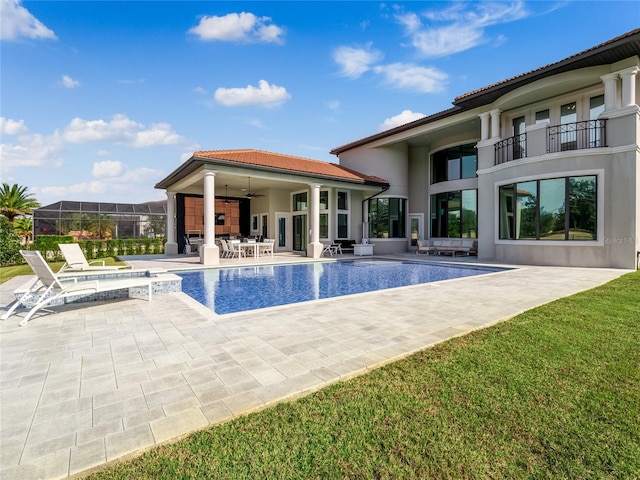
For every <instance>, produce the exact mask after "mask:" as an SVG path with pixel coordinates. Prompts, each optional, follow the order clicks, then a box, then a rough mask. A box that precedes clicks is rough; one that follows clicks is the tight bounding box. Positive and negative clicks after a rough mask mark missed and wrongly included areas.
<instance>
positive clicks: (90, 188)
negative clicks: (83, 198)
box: [34, 180, 109, 199]
mask: <svg viewBox="0 0 640 480" xmlns="http://www.w3.org/2000/svg"><path fill="white" fill-rule="evenodd" d="M34 191H35V192H36V193H37V194H38V193H40V194H42V195H46V196H49V197H52V198H53V197H54V198H57V199H69V198H73V197H74V196H78V195H85V194H102V193H106V192H108V191H109V185H108V184H107V183H105V182H101V181H99V180H94V181H91V182H82V183H75V184H73V185H67V186H49V187H42V188H35V187H34Z"/></svg>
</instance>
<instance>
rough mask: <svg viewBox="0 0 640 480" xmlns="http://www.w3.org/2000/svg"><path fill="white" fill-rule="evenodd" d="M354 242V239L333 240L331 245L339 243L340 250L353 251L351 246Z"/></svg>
mask: <svg viewBox="0 0 640 480" xmlns="http://www.w3.org/2000/svg"><path fill="white" fill-rule="evenodd" d="M355 244H356V241H355V240H334V241H333V245H340V252H342V253H344V252H351V253H353V246H354V245H355Z"/></svg>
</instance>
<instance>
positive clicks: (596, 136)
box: [547, 119, 607, 153]
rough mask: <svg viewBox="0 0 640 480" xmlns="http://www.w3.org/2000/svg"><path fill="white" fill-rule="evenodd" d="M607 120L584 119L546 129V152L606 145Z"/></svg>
mask: <svg viewBox="0 0 640 480" xmlns="http://www.w3.org/2000/svg"><path fill="white" fill-rule="evenodd" d="M606 125H607V121H606V120H604V119H603V120H585V121H582V122H575V123H565V124H563V125H555V126H553V127H549V128H548V129H547V152H548V153H554V152H565V151H568V150H580V149H583V148H599V147H606V146H607V136H606V133H607V129H606Z"/></svg>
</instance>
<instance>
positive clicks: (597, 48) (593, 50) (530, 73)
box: [453, 28, 640, 104]
mask: <svg viewBox="0 0 640 480" xmlns="http://www.w3.org/2000/svg"><path fill="white" fill-rule="evenodd" d="M638 33H640V28H637V29H635V30H631V31H630V32H627V33H624V34H622V35H619V36H617V37H615V38H612V39H610V40H607V41H606V42H603V43H600V44H598V45H596V46H594V47H591V48H588V49H587V50H583V51H582V52H579V53H576V54H573V55H571V56H569V57H567V58H565V59H563V60H560V61H558V62H554V63H550V64H548V65H545V66H543V67H539V68H536V69H534V70H530V71H528V72H525V73H521V74H519V75H515V76H513V77H511V78H507V79H505V80H501V81H499V82H496V83H493V84H491V85H487V86H485V87H481V88H478V89H476V90H473V91H471V92H467V93H463V94H462V95H458V96H457V97H456V98H455V99H454V101H453V103H454V104H458V103H460V102H461V101H462V100H464V99H465V98H468V97H471V96H474V95H477V94H479V93H482V92H485V91H488V90H492V89H495V88H496V87H499V86H501V85H505V84H508V83H513V82H514V81H516V80H519V79H523V78H527V77H531V76H534V75H536V74H538V73H543V72H546V71H549V70H551V69H552V68H553V67H557V66H560V65H562V64H570V63H571V62H572V61H574V60H577V59H583V58H585V57H589V56H590V55H591V54H594V53H597V52H598V51H600V50H603V49H604V48H607V47H612V46H614V45H615V44H617V43H621V42H622V41H625V40H627V39H632V38H633V37H634V36H636V37H637V36H638ZM636 49H637V43H635V45H633V44H632V45H631V50H630V51H627V50H624V51H623V55H622V58H624V57H626V56H627V55H629V56H631V55H633V54H635V55H637V54H638V53H640V52H638V51H637V50H636ZM634 50H635V51H634ZM606 61H607V62H613V61H614V59H607V60H606ZM600 63H601V62H595V63H594V64H596V65H597V64H600ZM574 68H575V67H574Z"/></svg>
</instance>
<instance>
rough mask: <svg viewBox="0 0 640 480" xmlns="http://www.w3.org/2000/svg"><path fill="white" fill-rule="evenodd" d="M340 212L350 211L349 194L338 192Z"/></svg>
mask: <svg viewBox="0 0 640 480" xmlns="http://www.w3.org/2000/svg"><path fill="white" fill-rule="evenodd" d="M338 210H349V200H348V197H347V192H338Z"/></svg>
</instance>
